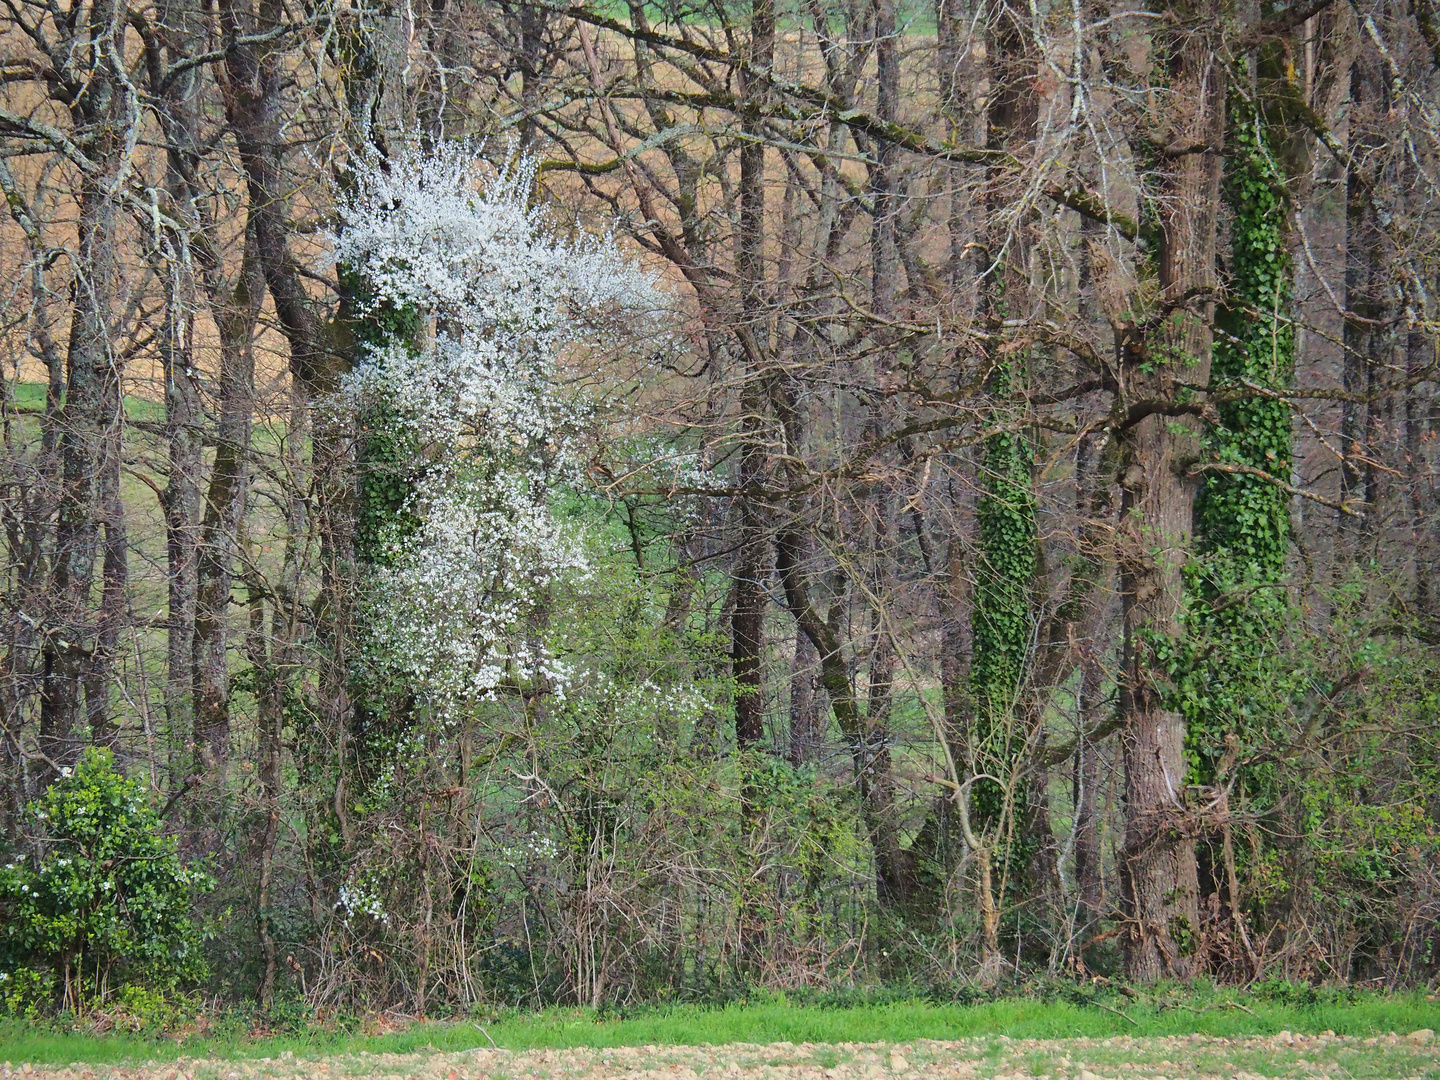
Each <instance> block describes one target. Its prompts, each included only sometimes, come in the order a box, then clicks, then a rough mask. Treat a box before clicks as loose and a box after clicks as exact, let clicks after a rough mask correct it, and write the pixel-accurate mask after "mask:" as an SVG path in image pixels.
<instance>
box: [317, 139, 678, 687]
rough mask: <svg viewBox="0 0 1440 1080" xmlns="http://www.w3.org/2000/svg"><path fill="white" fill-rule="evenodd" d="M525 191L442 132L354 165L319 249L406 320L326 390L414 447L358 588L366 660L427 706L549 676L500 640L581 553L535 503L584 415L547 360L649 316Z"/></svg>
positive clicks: (606, 254)
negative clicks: (326, 244) (391, 516)
mask: <svg viewBox="0 0 1440 1080" xmlns="http://www.w3.org/2000/svg"><path fill="white" fill-rule="evenodd" d="M534 182H535V166H534V163H533V162H528V161H521V162H520V163H518V164H514V165H512V166H510V167H509V168H507V169H504V170H498V171H497V170H493V169H488V168H487V167H485V166H484V165H483V164H482V163H481V162H480V159H479V157H478V155H477V154H476V153H475V149H474V147H472V146H469V145H467V144H463V143H457V144H450V145H447V146H444V147H441V148H439V149H437V150H435V151H433V152H428V153H421V152H419V151H417V150H411V151H409V152H407V153H405V154H402V155H400V156H399V157H397V158H394V159H392V160H391V161H389V162H388V163H382V162H380V161H378V160H377V161H372V162H370V163H369V164H367V165H366V166H364V167H363V168H361V169H360V170H359V171H358V174H357V176H356V177H355V183H354V186H353V189H352V190H351V191H350V192H349V193H348V194H347V196H346V197H345V198H343V199H342V200H341V202H340V204H339V207H338V228H337V230H336V235H335V237H334V257H335V259H336V261H337V262H338V263H339V264H341V265H342V266H343V267H345V268H346V270H347V271H348V272H349V273H350V274H351V275H352V276H355V275H358V276H361V277H363V279H364V281H365V282H366V283H367V285H368V289H369V296H368V297H367V298H366V300H365V303H366V304H367V305H368V307H369V309H370V310H378V309H380V308H381V307H382V306H387V307H388V310H392V311H393V310H400V309H404V310H407V311H409V312H411V313H414V314H418V315H419V316H420V320H419V322H420V324H421V325H422V326H424V328H425V329H424V330H423V331H422V332H421V333H420V334H419V338H420V340H418V341H417V340H406V341H390V342H383V343H381V344H379V345H376V346H373V347H371V348H369V349H367V352H366V355H364V356H363V357H362V359H361V362H360V364H359V365H358V367H357V369H356V370H355V372H354V373H353V374H352V376H351V377H350V378H349V379H348V381H347V383H346V386H345V389H344V394H345V397H346V402H345V404H346V405H347V406H349V407H351V408H354V409H356V410H357V411H363V410H365V409H370V410H373V411H374V412H375V413H377V414H379V415H384V416H386V417H387V418H388V422H390V423H393V424H395V425H398V426H399V427H400V428H401V429H402V431H401V432H400V434H401V435H403V438H401V439H399V440H398V441H399V442H400V443H401V444H403V445H405V446H407V447H413V448H414V449H413V453H414V455H415V457H416V460H415V461H414V462H412V463H410V466H409V470H408V471H409V474H410V475H411V476H412V477H413V479H412V480H411V481H410V486H409V492H408V495H407V496H406V501H405V506H404V511H403V514H401V515H399V516H398V517H397V522H396V526H395V528H394V529H393V530H392V532H391V535H389V536H388V537H386V538H385V540H384V542H383V545H382V546H383V558H379V559H376V560H374V564H373V566H372V567H371V569H370V571H369V580H368V581H367V582H366V588H365V590H364V592H365V598H364V600H363V602H362V610H361V612H360V615H361V617H362V619H364V625H365V626H366V627H367V632H368V634H369V638H370V641H371V649H370V655H369V656H368V657H367V662H368V664H369V665H370V667H371V668H372V669H373V675H374V676H375V677H376V678H378V679H379V680H380V681H382V682H388V683H390V684H394V685H403V686H404V687H405V688H406V689H407V690H408V692H409V693H412V694H414V695H415V697H416V698H417V699H418V700H420V701H422V702H424V703H426V704H427V705H429V706H430V707H431V708H432V709H433V710H435V712H436V713H437V714H439V715H441V716H445V715H452V714H454V712H455V711H456V710H457V709H459V708H461V707H462V706H463V705H464V704H465V703H467V702H473V701H474V700H476V699H477V698H484V697H486V696H490V695H493V693H494V691H495V690H496V689H497V688H498V687H500V686H501V685H502V684H503V683H505V682H506V680H508V679H524V678H533V677H534V676H537V675H539V676H544V677H546V678H547V679H548V681H549V682H550V683H551V685H554V684H555V682H556V681H557V680H558V678H559V676H560V675H561V674H562V673H561V672H560V671H559V670H558V667H557V665H555V664H554V663H553V662H551V661H550V659H549V658H548V657H547V656H544V655H537V653H538V652H539V651H540V650H538V649H537V648H535V647H534V646H531V645H529V644H527V643H526V641H525V640H524V635H523V634H520V633H518V628H519V627H521V625H522V624H523V622H524V620H525V616H526V615H527V613H529V612H530V611H531V610H533V605H534V602H535V600H536V597H537V595H538V593H539V591H540V590H542V589H543V588H544V587H546V586H547V585H548V584H549V583H551V582H553V581H554V580H555V579H556V578H557V577H558V576H561V575H565V574H570V573H574V572H576V571H579V570H581V569H582V568H583V566H584V561H585V560H584V558H583V549H582V545H581V543H580V542H579V538H578V537H575V536H573V535H568V534H567V531H566V529H565V528H564V527H562V525H561V524H560V523H559V522H557V520H556V519H555V517H554V515H553V514H552V513H551V509H550V505H549V503H550V496H551V491H552V488H553V485H554V484H555V482H556V481H557V480H558V479H562V478H564V477H566V476H569V475H572V474H573V472H574V470H575V469H576V466H577V461H576V451H575V448H574V445H573V438H572V436H573V433H574V432H575V431H576V430H577V429H578V427H579V425H580V421H581V420H582V419H583V408H582V406H581V405H580V403H579V402H578V401H577V400H576V399H575V398H574V396H567V395H564V394H562V393H560V392H559V381H560V380H559V368H558V366H557V365H558V364H559V362H560V361H561V360H562V359H563V358H564V357H565V356H567V355H570V354H572V353H574V352H576V351H580V350H584V349H587V348H592V347H598V346H603V345H604V344H605V342H606V339H607V336H608V335H609V334H610V333H611V332H612V331H613V329H614V328H615V327H617V326H620V325H628V326H629V327H631V328H633V327H634V326H635V325H636V323H637V320H640V319H644V318H645V317H647V316H648V315H649V314H650V313H651V312H653V311H654V310H655V309H656V308H657V307H658V300H659V297H658V293H657V291H656V289H655V287H654V284H653V282H652V281H651V279H650V278H649V277H648V276H647V275H646V274H645V273H643V272H642V271H641V270H640V269H639V268H638V267H636V266H635V265H634V264H633V263H632V262H630V261H629V260H628V259H626V258H625V257H624V256H622V255H621V254H620V253H619V251H618V250H617V248H616V246H615V244H614V243H613V241H612V240H611V238H609V237H596V236H591V235H581V236H578V237H567V236H563V235H561V234H560V233H559V232H558V230H557V229H555V228H554V227H553V226H552V224H551V222H550V221H549V220H547V218H546V215H545V213H544V211H543V210H542V209H541V208H539V207H535V206H532V205H530V202H529V198H530V192H531V190H532V189H533V187H534ZM364 314H365V312H364V311H362V312H361V315H362V316H363V315H364ZM413 321H414V320H412V322H413Z"/></svg>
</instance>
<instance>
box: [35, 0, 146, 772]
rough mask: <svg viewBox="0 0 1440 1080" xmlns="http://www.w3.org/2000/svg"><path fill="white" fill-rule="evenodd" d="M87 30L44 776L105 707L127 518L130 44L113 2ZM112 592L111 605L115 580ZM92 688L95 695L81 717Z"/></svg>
mask: <svg viewBox="0 0 1440 1080" xmlns="http://www.w3.org/2000/svg"><path fill="white" fill-rule="evenodd" d="M90 25H91V27H92V29H95V30H96V31H97V36H96V38H95V40H94V41H93V42H91V43H89V44H90V47H91V48H92V49H93V51H94V55H95V64H94V66H93V70H91V71H90V72H89V74H88V87H87V89H86V92H85V95H84V96H83V98H82V99H81V100H80V101H79V102H77V104H76V105H75V106H74V108H73V109H72V113H73V114H74V117H75V121H76V126H77V127H79V128H92V129H93V132H94V136H95V138H94V140H93V141H92V143H91V144H90V146H91V160H92V161H94V162H95V163H96V165H97V166H98V167H97V169H96V171H95V172H94V173H88V174H86V175H85V176H84V177H83V178H82V179H81V181H80V198H79V203H80V209H79V218H78V220H77V221H76V233H77V236H78V244H77V250H76V253H75V265H76V266H77V268H79V272H78V273H77V276H76V279H75V285H74V288H73V290H72V300H71V304H72V307H71V320H70V342H69V351H68V353H67V357H66V381H65V404H64V406H63V407H62V408H61V409H60V412H59V418H58V421H57V426H58V428H59V439H58V447H57V449H58V451H59V454H60V459H61V466H60V474H61V486H60V506H59V513H58V515H57V519H56V524H55V551H54V556H53V559H52V563H51V565H52V570H51V581H50V590H49V598H48V599H49V603H50V604H51V605H52V606H51V616H50V620H49V621H50V623H51V632H50V633H48V634H47V635H46V639H45V648H44V657H43V664H44V676H43V683H42V686H41V700H40V740H39V741H40V751H41V753H42V754H44V755H45V758H46V759H47V762H46V764H45V771H44V775H43V776H42V779H48V778H50V777H51V776H53V773H52V771H51V770H52V769H53V768H55V767H64V766H66V765H68V764H70V763H72V762H73V761H74V760H75V758H76V756H77V755H78V754H79V752H80V747H81V745H82V742H83V739H82V733H81V731H80V730H79V725H80V723H81V721H82V719H85V718H86V716H85V713H88V714H89V718H90V719H97V718H101V717H104V716H106V714H108V709H109V705H108V700H109V671H108V661H107V660H106V654H107V650H109V649H111V648H112V647H113V640H112V639H113V629H112V627H111V626H107V625H106V623H107V622H108V616H109V614H110V613H109V612H108V611H103V610H102V611H101V612H100V613H99V617H98V618H97V613H96V612H95V611H94V609H93V607H92V596H91V593H92V585H93V582H94V576H95V562H96V557H97V555H98V554H99V543H100V529H101V524H102V520H103V519H104V518H105V517H106V516H107V504H109V509H110V511H111V514H110V516H111V517H113V518H115V520H114V522H113V524H114V526H115V528H114V530H113V531H108V530H107V540H108V541H112V542H113V543H114V544H119V545H122V546H123V543H124V538H123V528H122V527H123V519H122V518H120V516H119V514H118V513H116V512H114V505H113V504H114V499H113V498H112V495H113V494H114V493H117V492H118V491H119V484H120V479H119V477H120V455H119V452H118V450H119V445H118V444H119V433H118V429H119V425H120V423H121V415H120V409H121V396H122V388H121V378H122V374H123V372H122V359H121V357H120V355H119V354H117V353H116V352H115V350H114V347H113V344H112V343H113V342H114V341H116V340H118V338H119V334H118V331H117V326H116V316H115V306H116V302H117V299H118V293H119V290H120V287H121V283H120V266H119V259H118V254H117V250H116V242H117V236H118V230H119V220H118V218H119V213H120V207H119V205H118V201H117V198H116V195H115V193H114V192H113V191H112V190H111V185H112V183H114V181H115V180H116V179H117V178H118V174H119V172H120V171H121V170H122V169H123V168H125V167H126V161H125V155H126V146H125V135H126V133H127V131H128V127H129V121H130V118H131V114H130V106H131V101H130V95H129V93H128V92H127V91H126V90H125V84H124V83H123V81H122V80H121V79H120V78H118V77H117V75H116V72H115V69H114V67H113V62H112V56H114V55H117V54H123V51H124V47H123V41H119V42H112V41H110V40H107V38H108V37H109V36H110V35H114V36H115V37H116V38H120V39H123V33H124V29H123V28H124V20H123V18H120V17H119V16H118V15H117V14H116V12H115V10H114V6H113V4H112V5H110V13H109V14H108V15H106V14H105V6H104V5H98V6H97V8H96V10H95V12H94V13H93V15H92V22H91V24H90ZM77 44H78V43H77ZM117 49H118V53H117V51H116V50H117ZM107 548H108V545H107ZM106 555H107V559H106V561H107V563H108V564H109V566H108V569H107V570H106V571H105V577H106V579H107V581H109V582H111V583H116V582H119V583H120V584H121V588H122V589H123V558H121V557H119V556H118V555H117V554H116V553H114V552H111V551H109V550H108V549H107V552H106ZM106 592H108V596H109V599H110V600H111V602H114V600H115V596H116V593H115V591H114V588H113V585H112V588H111V589H109V590H106ZM103 602H104V597H103V596H102V603H103ZM117 617H118V615H117ZM97 665H98V667H97ZM87 684H88V685H87ZM87 690H88V696H89V697H90V698H91V700H90V702H89V707H88V708H87V709H86V710H85V712H83V713H82V700H83V698H84V696H86V695H85V692H86V691H87ZM102 698H103V700H102Z"/></svg>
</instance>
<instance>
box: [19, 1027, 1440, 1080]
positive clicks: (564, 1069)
mask: <svg viewBox="0 0 1440 1080" xmlns="http://www.w3.org/2000/svg"><path fill="white" fill-rule="evenodd" d="M0 1077H3V1078H9V1077H34V1078H36V1080H40V1078H45V1080H299V1078H302V1077H303V1078H306V1080H310V1078H316V1080H349V1078H370V1077H374V1078H386V1080H411V1078H414V1080H482V1078H483V1080H621V1078H624V1080H920V1078H922V1077H923V1078H925V1080H1222V1078H1223V1080H1261V1078H1270V1077H1335V1078H1336V1080H1361V1078H1365V1077H1370V1078H1376V1080H1379V1078H1384V1080H1409V1078H1415V1080H1440V1046H1437V1044H1436V1041H1435V1036H1434V1034H1433V1033H1432V1032H1414V1033H1412V1034H1410V1035H1404V1036H1402V1035H1388V1036H1381V1037H1378V1038H1345V1037H1338V1036H1334V1035H1317V1036H1300V1035H1291V1034H1289V1033H1288V1032H1282V1033H1281V1034H1280V1035H1278V1036H1271V1037H1267V1038H1244V1039H1219V1038H1212V1037H1207V1036H1198V1035H1195V1036H1181V1037H1175V1038H1162V1039H1132V1038H1114V1039H1049V1040H1042V1039H1014V1040H1011V1039H1007V1038H1004V1037H1003V1036H997V1037H993V1038H981V1039H965V1040H960V1041H956V1042H937V1041H931V1040H920V1041H916V1042H905V1043H839V1044H812V1043H801V1044H799V1045H796V1044H793V1043H774V1044H772V1045H769V1046H755V1045H747V1044H736V1045H731V1046H702V1047H691V1046H684V1047H673V1046H672V1047H661V1046H643V1047H626V1048H619V1049H579V1050H527V1051H521V1052H512V1051H507V1050H490V1049H486V1050H472V1051H468V1052H465V1053H438V1052H436V1053H424V1052H422V1053H414V1054H350V1055H338V1056H335V1057H326V1058H316V1059H305V1058H296V1057H293V1056H290V1055H288V1054H287V1055H285V1056H284V1057H281V1058H275V1059H270V1058H266V1059H258V1060H239V1061H222V1060H191V1061H181V1062H178V1063H166V1064H149V1065H137V1066H98V1065H97V1066H83V1065H78V1064H77V1065H71V1066H69V1067H68V1068H53V1067H43V1068H42V1067H35V1066H31V1065H26V1064H12V1063H10V1062H5V1063H4V1064H3V1065H0Z"/></svg>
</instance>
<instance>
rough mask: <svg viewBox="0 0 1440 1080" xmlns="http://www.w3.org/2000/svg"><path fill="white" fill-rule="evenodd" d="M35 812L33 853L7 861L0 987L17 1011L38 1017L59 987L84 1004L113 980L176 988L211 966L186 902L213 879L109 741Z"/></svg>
mask: <svg viewBox="0 0 1440 1080" xmlns="http://www.w3.org/2000/svg"><path fill="white" fill-rule="evenodd" d="M27 815H28V817H29V824H30V826H31V831H32V833H33V836H32V842H31V845H30V848H31V855H30V857H28V858H25V857H22V858H18V859H15V858H12V859H11V860H10V861H9V862H8V863H5V864H0V987H5V988H6V989H5V990H4V991H3V992H0V993H3V996H4V999H5V1001H6V1004H7V1006H8V1008H9V1011H10V1012H12V1013H17V1012H18V1013H22V1014H25V1013H29V1014H32V1015H33V1013H34V1011H35V1009H36V1008H38V1007H39V1006H40V1005H41V1004H42V1001H41V998H42V997H43V996H45V993H46V992H47V991H48V995H49V997H50V998H51V1002H49V1003H51V1004H53V1003H54V998H55V996H56V995H57V994H58V995H59V997H60V1002H61V1003H62V1004H63V1005H64V1006H65V1007H68V1008H74V1009H77V1010H78V1009H80V1008H82V1007H83V1006H84V1005H85V1004H87V1003H94V1002H96V1001H99V1000H103V999H104V998H105V997H106V996H107V994H108V992H109V990H110V988H111V987H115V986H122V985H128V986H133V987H150V988H154V989H160V990H168V989H171V988H173V987H175V986H176V985H177V984H179V983H180V982H183V981H191V980H195V979H199V978H201V977H203V976H204V974H205V971H204V962H203V960H202V958H201V953H200V940H199V932H198V931H197V929H196V927H195V925H194V923H193V921H192V920H191V918H190V901H191V898H192V897H193V896H194V895H195V894H196V893H199V892H202V891H205V890H208V889H210V888H212V887H213V885H214V882H213V881H212V879H211V878H210V877H209V875H207V874H206V873H204V872H203V871H201V870H198V869H189V868H187V867H186V866H184V865H183V864H182V862H181V860H180V856H179V854H178V853H177V851H176V844H175V840H174V838H173V837H168V836H165V835H163V833H162V828H163V823H162V821H161V819H160V816H159V814H157V813H156V812H155V809H154V808H153V807H152V806H150V804H149V803H148V802H147V801H146V799H145V795H144V792H143V789H142V788H141V786H140V785H139V784H138V783H136V782H134V781H132V780H127V779H126V778H125V777H124V776H123V775H122V774H121V773H119V772H118V771H116V769H115V766H114V762H113V761H112V759H111V756H110V753H109V752H108V751H106V750H99V749H91V750H87V751H86V752H85V754H84V755H83V756H82V757H81V759H80V761H79V763H78V764H77V765H76V766H75V768H74V770H73V771H70V770H66V772H65V774H64V775H62V776H61V778H60V779H59V780H57V781H56V782H55V783H54V784H53V785H52V786H51V787H50V789H49V790H48V791H46V792H45V794H44V795H43V796H42V797H41V798H40V799H38V800H36V801H35V802H33V803H31V804H30V805H29V807H27ZM12 987H13V988H14V989H13V990H11V989H10V988H12ZM12 997H13V998H14V999H15V1000H14V1002H13V1003H11V1000H10V999H11V998H12Z"/></svg>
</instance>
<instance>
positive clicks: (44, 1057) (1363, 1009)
mask: <svg viewBox="0 0 1440 1080" xmlns="http://www.w3.org/2000/svg"><path fill="white" fill-rule="evenodd" d="M1232 1001H1234V1002H1235V1004H1233V1005H1232V1004H1231V1002H1232ZM1112 1009H1113V1010H1115V1011H1111V1010H1112ZM1122 1013H1123V1014H1124V1015H1121V1014H1122ZM1425 1027H1428V1028H1440V1004H1437V1003H1436V1002H1433V1001H1428V1000H1426V999H1425V998H1423V997H1421V996H1418V995H1417V996H1408V997H1382V996H1373V997H1365V998H1361V999H1359V1000H1357V1001H1355V1002H1353V1003H1348V1004H1335V1003H1318V1004H1314V1005H1297V1004H1279V1003H1275V1002H1266V1001H1260V1000H1256V999H1253V998H1245V999H1243V1000H1236V999H1230V998H1226V997H1223V996H1214V997H1187V998H1184V999H1180V1000H1177V1001H1176V1002H1175V1003H1173V1004H1171V1005H1170V1006H1169V1007H1157V1006H1156V1005H1151V1004H1139V1003H1135V1002H1124V1001H1120V1002H1119V1003H1118V1004H1116V1005H1113V1006H1110V1007H1108V1008H1106V1007H1099V1006H1096V1005H1085V1004H1080V1005H1077V1004H1071V1003H1068V1002H1044V1001H1039V1000H1029V999H1016V1000H1005V1001H996V1002H990V1003H986V1004H980V1005H933V1004H929V1003H927V1002H923V1001H913V1002H898V1003H891V1004H885V1005H861V1006H856V1007H853V1008H826V1007H815V1006H796V1005H791V1004H787V1003H786V1002H784V1001H783V1000H782V1001H767V1002H762V1003H758V1004H746V1005H729V1006H726V1007H723V1008H703V1007H698V1006H682V1007H675V1008H670V1009H655V1010H646V1011H644V1012H642V1013H640V1014H639V1015H636V1016H632V1017H628V1018H625V1019H606V1018H605V1017H604V1016H601V1015H598V1014H596V1013H595V1012H593V1011H591V1010H583V1009H550V1010H547V1011H545V1012H541V1013H531V1014H511V1015H509V1016H506V1017H504V1018H501V1019H498V1020H495V1021H493V1022H490V1023H488V1024H485V1025H484V1026H483V1028H482V1025H481V1024H479V1023H476V1022H473V1021H457V1022H450V1023H425V1024H416V1025H414V1026H413V1027H409V1028H406V1029H405V1030H403V1031H398V1032H394V1033H391V1034H386V1035H363V1034H360V1033H358V1032H355V1033H350V1032H341V1033H322V1032H312V1033H303V1034H295V1035H283V1036H274V1037H268V1038H247V1037H244V1036H239V1035H237V1036H231V1037H192V1038H187V1039H183V1040H178V1041H177V1040H175V1039H157V1040H150V1039H145V1038H141V1037H138V1036H134V1035H105V1036H96V1035H85V1034H74V1033H68V1032H55V1031H50V1030H46V1029H43V1028H40V1027H32V1026H25V1025H22V1024H19V1023H16V1022H13V1021H11V1022H6V1023H3V1024H0V1059H5V1060H10V1061H30V1062H35V1063H37V1064H42V1063H48V1064H67V1063H70V1062H84V1063H90V1064H102V1063H110V1064H118V1063H124V1062H137V1061H145V1060H154V1061H167V1060H174V1059H175V1058H177V1057H181V1056H184V1057H186V1058H197V1057H204V1058H232V1059H253V1058H266V1057H268V1058H278V1057H279V1056H280V1055H282V1054H284V1053H285V1052H286V1051H289V1052H290V1053H293V1054H295V1055H296V1056H297V1057H314V1056H324V1055H334V1054H353V1053H360V1052H367V1053H376V1054H379V1053H392V1054H403V1053H412V1052H416V1051H421V1050H428V1049H434V1050H437V1051H445V1052H455V1051H463V1050H471V1049H476V1048H480V1047H487V1046H490V1045H491V1043H492V1041H493V1043H494V1045H496V1046H499V1047H501V1048H504V1049H508V1050H525V1049H531V1048H540V1049H567V1048H572V1047H618V1046H645V1045H671V1046H706V1045H722V1044H725V1043H737V1042H744V1043H773V1042H792V1043H802V1042H810V1043H841V1042H906V1041H910V1040H913V1039H961V1038H971V1037H976V1036H987V1035H1005V1036H1008V1037H1009V1038H1012V1039H1022V1038H1030V1039H1056V1038H1068V1037H1086V1038H1108V1037H1111V1036H1116V1035H1133V1036H1141V1037H1145V1036H1162V1035H1185V1034H1205V1035H1214V1036H1243V1035H1273V1034H1278V1033H1279V1032H1281V1031H1287V1030H1288V1031H1293V1032H1295V1033H1297V1034H1307V1033H1308V1034H1319V1033H1321V1032H1325V1031H1332V1032H1335V1033H1336V1034H1339V1035H1378V1034H1385V1033H1388V1032H1392V1031H1393V1032H1398V1033H1402V1034H1403V1033H1405V1032H1409V1031H1413V1030H1415V1029H1417V1028H1425Z"/></svg>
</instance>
